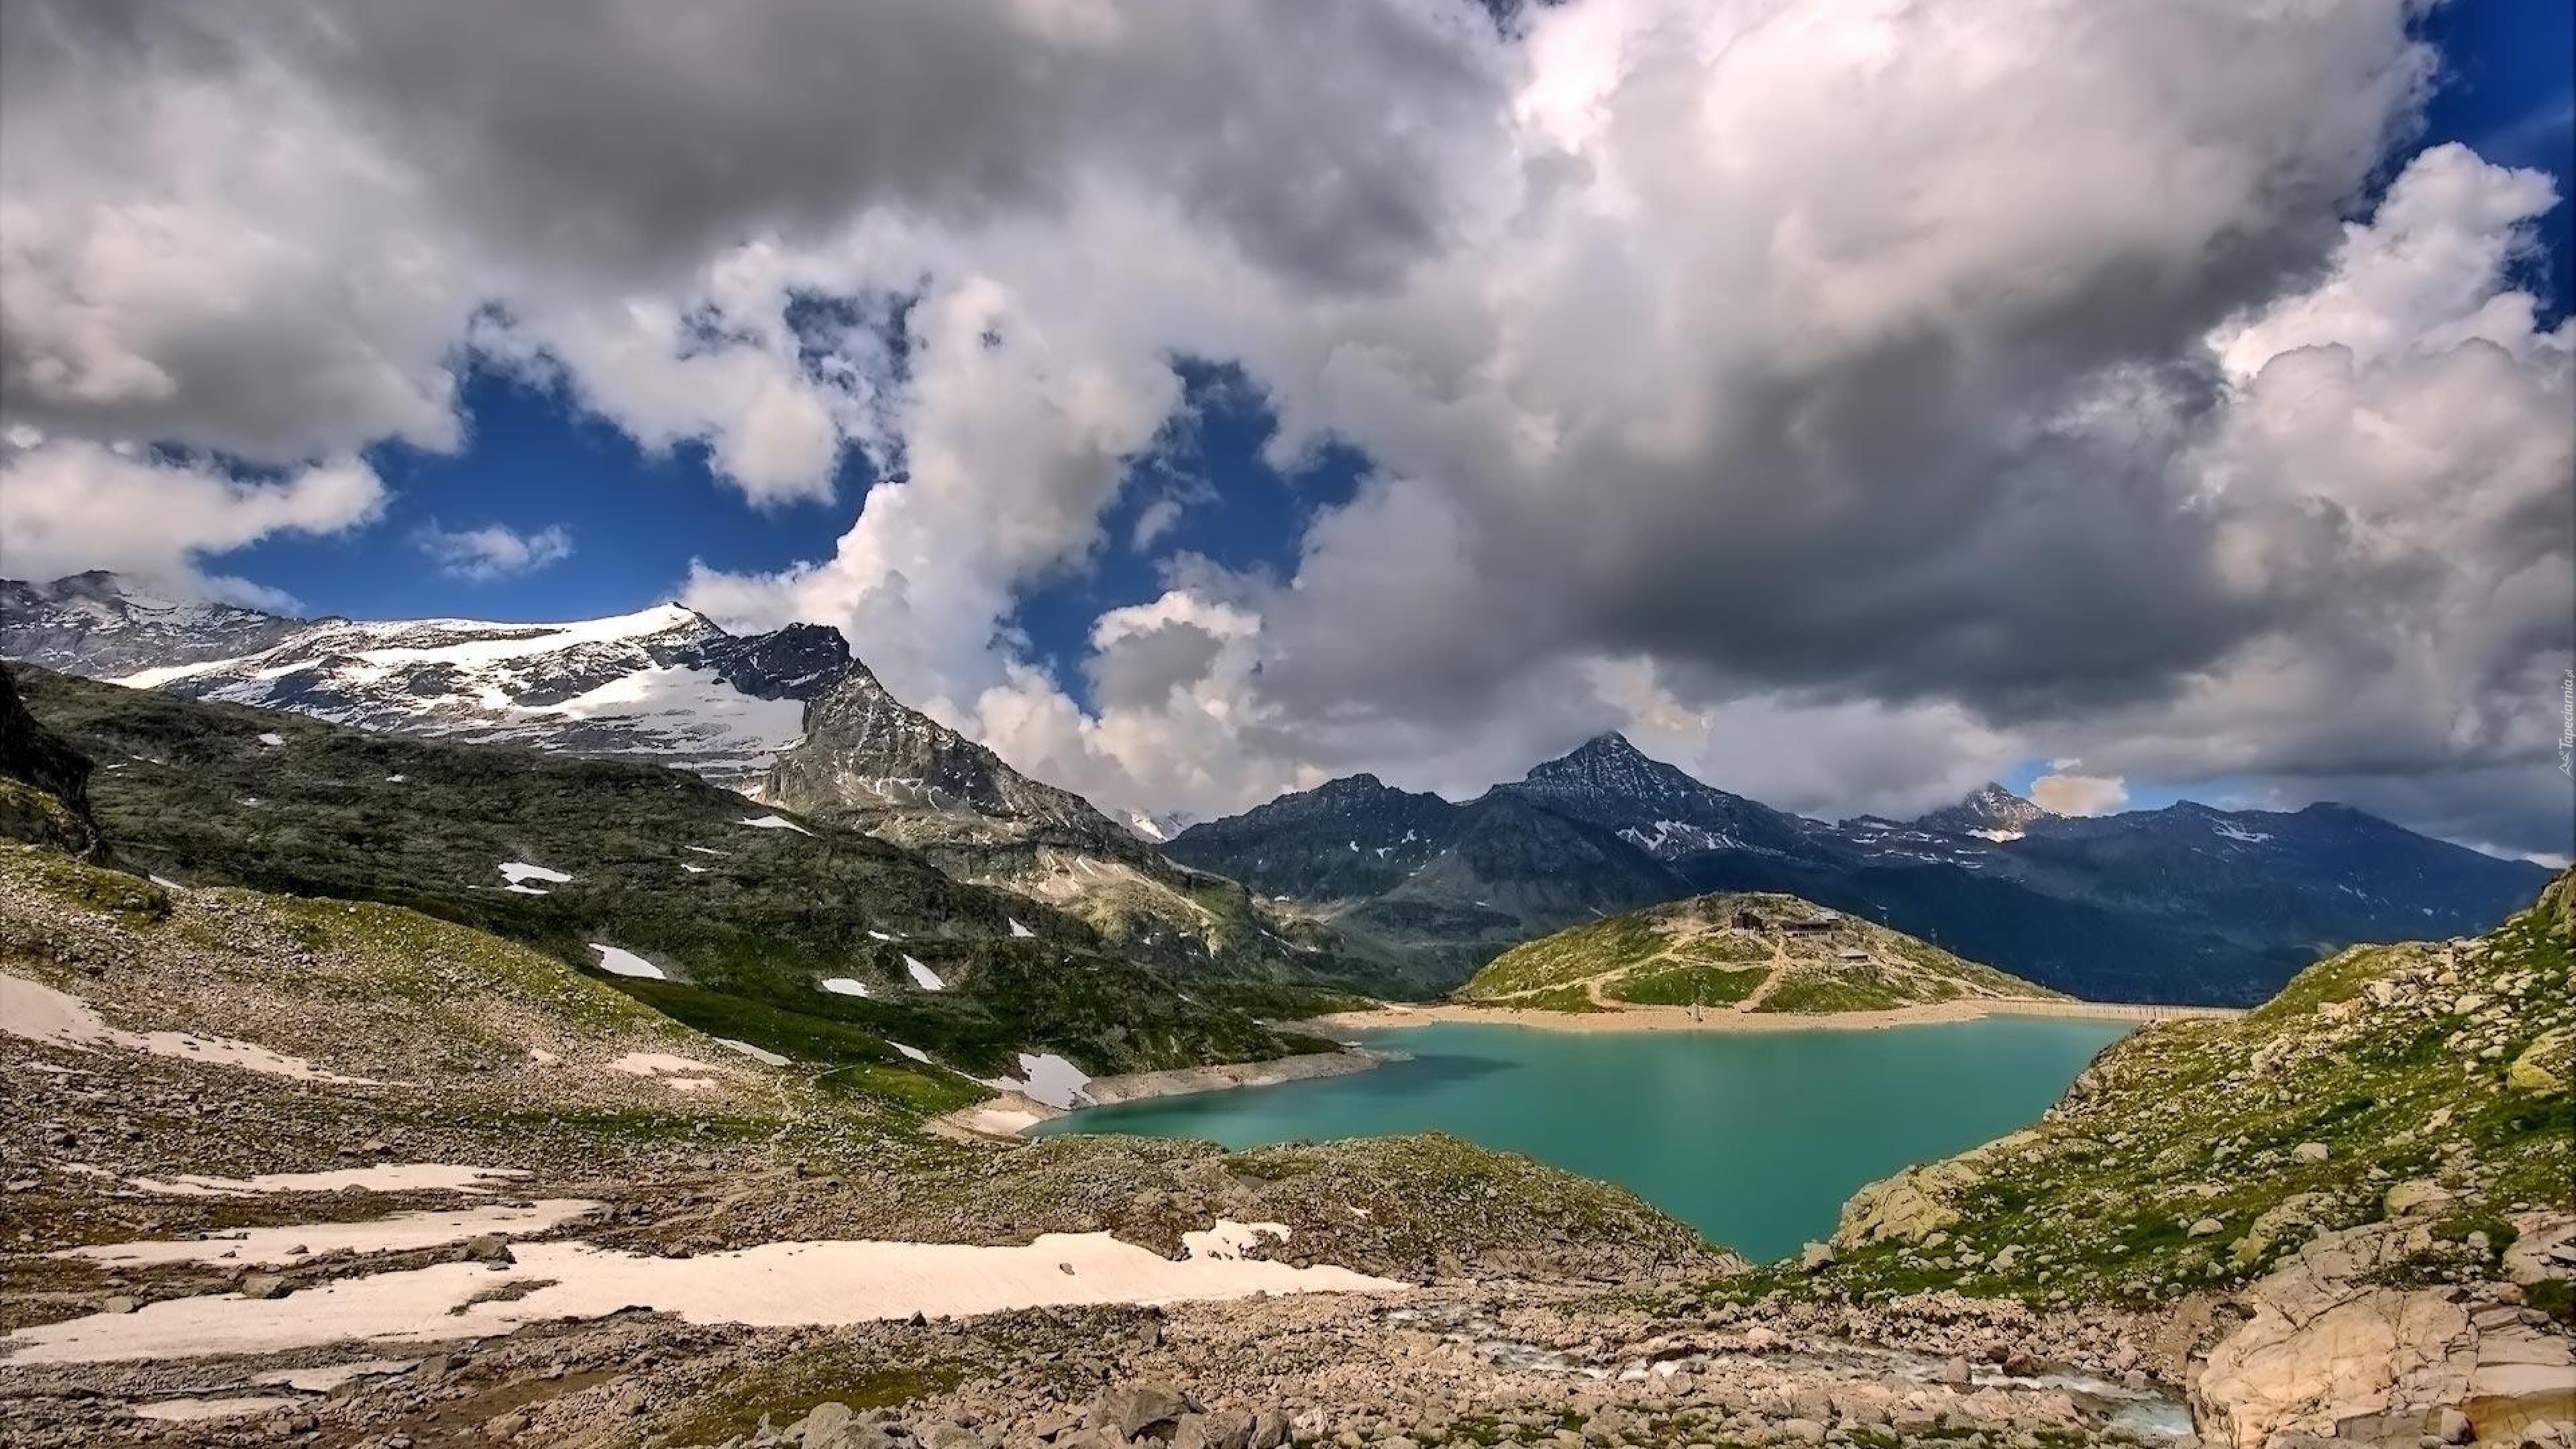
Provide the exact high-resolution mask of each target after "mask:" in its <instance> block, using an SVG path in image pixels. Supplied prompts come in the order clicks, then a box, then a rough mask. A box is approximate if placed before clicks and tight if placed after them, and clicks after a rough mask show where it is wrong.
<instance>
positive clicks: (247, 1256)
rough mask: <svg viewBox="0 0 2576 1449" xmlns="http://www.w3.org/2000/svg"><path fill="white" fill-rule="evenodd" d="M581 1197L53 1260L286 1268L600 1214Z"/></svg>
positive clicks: (112, 1248) (79, 1251)
mask: <svg viewBox="0 0 2576 1449" xmlns="http://www.w3.org/2000/svg"><path fill="white" fill-rule="evenodd" d="M599 1206H600V1205H599V1204H598V1203H595V1202H591V1201H589V1200H587V1199H583V1198H568V1197H567V1198H548V1199H545V1200H543V1201H540V1202H534V1203H528V1204H525V1205H523V1206H518V1207H508V1206H503V1205H501V1204H498V1203H493V1204H487V1205H485V1206H480V1207H470V1208H461V1209H453V1210H446V1211H430V1212H408V1213H395V1214H393V1215H392V1216H391V1217H382V1218H369V1219H366V1220H364V1221H361V1222H354V1223H304V1224H300V1225H297V1224H290V1225H288V1226H286V1227H282V1228H241V1229H237V1230H235V1231H233V1232H229V1233H219V1234H217V1235H215V1236H212V1237H205V1238H175V1239H148V1240H144V1241H141V1242H132V1243H93V1244H91V1245H90V1246H88V1247H84V1248H65V1249H63V1250H61V1251H60V1252H57V1253H54V1254H52V1255H51V1256H53V1257H56V1258H78V1259H83V1260H85V1261H88V1262H92V1263H102V1264H108V1265H111V1266H116V1267H128V1268H135V1267H156V1266H160V1265H162V1264H168V1263H236V1264H243V1265H248V1266H254V1267H269V1268H274V1267H280V1266H283V1265H285V1264H289V1263H300V1262H303V1261H304V1260H305V1259H307V1258H311V1257H316V1256H319V1255H321V1254H323V1253H341V1252H348V1253H409V1252H414V1251H417V1250H419V1249H422V1248H443V1247H446V1246H447V1245H448V1244H450V1243H461V1242H464V1241H465V1240H466V1239H468V1238H473V1237H480V1236H482V1235H483V1234H485V1233H498V1234H500V1235H502V1236H504V1237H533V1236H535V1235H536V1234H538V1233H550V1232H552V1231H554V1230H555V1229H557V1228H559V1227H562V1226H563V1225H564V1224H566V1223H569V1222H572V1221H574V1220H575V1219H577V1218H580V1217H583V1216H585V1215H587V1214H590V1213H593V1212H596V1211H598V1209H599Z"/></svg>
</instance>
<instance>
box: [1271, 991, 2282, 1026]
mask: <svg viewBox="0 0 2576 1449" xmlns="http://www.w3.org/2000/svg"><path fill="white" fill-rule="evenodd" d="M2243 1014H2244V1013H2243V1011H2242V1010H2241V1009H2240V1008H2237V1007H2232V1006H2150V1005H2144V1004H2137V1003H2130V1002H2118V1001H2072V1000H2066V1001H2058V1000H2042V999H2038V998H2027V999H2024V998H1992V997H1989V998H1962V999H1960V1000H1956V1001H1935V1002H1927V1003H1924V1004H1922V1005H1919V1006H1901V1007H1894V1008H1891V1009H1889V1010H1885V1011H1839V1012H1829V1013H1822V1014H1816V1015H1798V1014H1794V1013H1789V1012H1757V1011H1733V1010H1726V1009H1718V1010H1710V1011H1703V1012H1702V1013H1700V1015H1698V1016H1697V1017H1694V1016H1692V1015H1691V1010H1690V1008H1689V1007H1686V1006H1622V1007H1619V1008H1617V1009H1616V1010H1605V1011H1542V1010H1537V1009H1534V1008H1526V1007H1513V1006H1485V1005H1471V1004H1468V1003H1464V1002H1440V1003H1437V1004H1434V1005H1422V1006H1411V1005H1399V1004H1395V1003H1389V1004H1388V1005H1385V1006H1383V1007H1380V1008H1378V1009H1376V1010H1373V1011H1338V1012H1334V1013H1331V1014H1330V1015H1326V1016H1319V1017H1315V1018H1313V1019H1311V1020H1308V1021H1300V1022H1290V1023H1288V1025H1289V1026H1290V1027H1292V1028H1294V1029H1298V1030H1304V1031H1311V1032H1318V1033H1322V1034H1326V1035H1329V1034H1331V1033H1333V1032H1337V1031H1385V1030H1390V1029H1394V1028H1398V1027H1409V1026H1430V1025H1433V1024H1435V1023H1439V1022H1472V1023H1474V1024H1477V1025H1480V1026H1522V1027H1530V1028H1532V1029H1535V1030H1539V1031H1575V1032H1630V1031H1719V1032H1724V1031H1756V1032H1759V1031H1819V1030H1822V1031H1879V1030H1884V1029H1886V1028H1889V1027H1898V1026H1929V1025H1936V1024H1939V1023H1943V1022H1959V1021H1982V1020H1984V1019H1986V1018H1988V1017H1996V1016H2041V1017H2072V1018H2076V1019H2080V1020H2094V1021H2135V1022H2139V1023H2142V1024H2143V1023H2145V1022H2150V1021H2167V1020H2173V1019H2177V1018H2183V1017H2231V1016H2241V1015H2243Z"/></svg>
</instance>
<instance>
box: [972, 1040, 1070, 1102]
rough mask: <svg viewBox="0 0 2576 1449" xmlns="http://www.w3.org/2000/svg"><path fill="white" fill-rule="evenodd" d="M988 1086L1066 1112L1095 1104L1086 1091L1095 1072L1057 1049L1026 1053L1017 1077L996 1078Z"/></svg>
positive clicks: (1023, 1055)
mask: <svg viewBox="0 0 2576 1449" xmlns="http://www.w3.org/2000/svg"><path fill="white" fill-rule="evenodd" d="M984 1085H986V1086H988V1087H991V1088H994V1089H995V1090H997V1091H1003V1092H1017V1093H1019V1094H1020V1095H1021V1096H1023V1097H1026V1098H1028V1099H1029V1100H1030V1101H1032V1102H1044V1103H1046V1104H1047V1105H1048V1106H1050V1107H1055V1108H1059V1109H1061V1110H1065V1111H1071V1110H1072V1109H1073V1108H1075V1107H1087V1106H1089V1105H1091V1094H1090V1093H1089V1092H1087V1091H1085V1090H1084V1088H1086V1087H1089V1086H1090V1085H1091V1074H1090V1073H1088V1072H1086V1071H1084V1070H1083V1069H1082V1068H1080V1067H1077V1066H1075V1065H1074V1064H1073V1063H1071V1062H1069V1061H1066V1060H1065V1059H1064V1058H1062V1057H1060V1056H1057V1055H1056V1054H1055V1053H1053V1052H1022V1053H1020V1074H1019V1075H1018V1076H1017V1077H995V1078H994V1079H993V1080H991V1081H989V1082H986V1083H985V1084H984Z"/></svg>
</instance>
